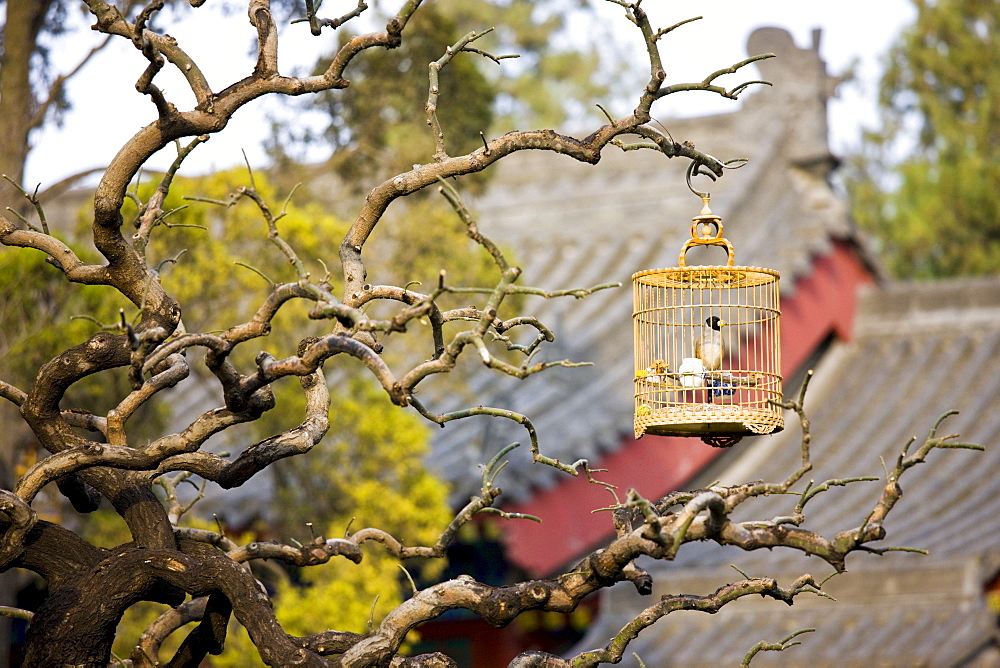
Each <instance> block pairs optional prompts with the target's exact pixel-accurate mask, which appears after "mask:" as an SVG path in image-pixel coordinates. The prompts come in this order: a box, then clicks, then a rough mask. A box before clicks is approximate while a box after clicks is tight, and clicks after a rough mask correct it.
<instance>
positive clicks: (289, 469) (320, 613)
mask: <svg viewBox="0 0 1000 668" xmlns="http://www.w3.org/2000/svg"><path fill="white" fill-rule="evenodd" d="M346 386H347V387H346V390H345V391H344V392H343V394H340V393H338V394H337V396H336V398H335V406H336V407H335V410H334V412H333V413H332V418H333V420H334V424H335V427H334V430H332V431H331V434H329V435H328V436H327V437H326V438H325V439H324V440H323V442H322V443H320V444H319V445H318V446H316V447H315V448H314V449H313V451H312V452H310V453H309V454H308V455H306V456H304V457H296V458H292V459H288V460H284V461H282V462H279V463H278V465H276V467H275V474H276V478H277V479H278V480H279V481H280V482H279V484H278V486H277V487H278V492H277V495H276V499H275V504H274V512H275V514H276V515H278V516H279V518H280V521H279V523H278V526H279V527H282V528H284V529H285V530H286V531H289V532H290V533H294V535H295V537H296V538H297V539H299V540H300V541H301V542H306V540H308V539H309V538H310V535H309V532H308V530H307V529H306V527H305V526H304V525H305V522H309V521H311V522H313V524H314V526H315V528H316V531H317V532H318V533H319V532H323V533H324V535H325V536H326V537H332V538H336V537H340V536H343V535H344V533H345V530H346V529H347V528H348V525H350V530H351V531H356V530H358V529H360V528H363V527H367V526H372V527H376V528H380V529H383V530H385V531H388V532H389V533H391V534H392V535H393V536H395V537H396V538H398V539H400V540H401V541H402V542H403V543H404V544H406V545H430V544H433V543H434V541H435V540H437V537H438V535H439V533H440V531H441V530H442V529H443V528H444V527H445V525H446V524H447V523H448V521H449V519H450V513H449V510H448V507H447V503H446V495H447V489H446V487H445V486H444V485H443V484H442V483H441V481H439V480H437V479H436V478H434V477H433V476H432V475H430V474H429V473H428V472H427V471H426V469H424V467H423V465H422V460H423V457H424V455H425V454H426V452H427V445H428V434H427V427H425V426H424V425H423V424H421V423H419V422H417V421H415V420H414V418H413V415H412V414H410V413H404V412H402V411H400V410H399V409H397V408H395V407H394V406H392V405H391V404H390V403H389V402H388V400H386V399H385V398H384V395H383V393H381V392H380V391H378V390H376V389H375V388H374V387H372V386H371V385H370V384H367V383H366V382H364V380H362V379H353V380H350V381H348V382H346ZM296 526H297V527H298V529H297V530H296ZM324 529H325V531H324ZM404 565H405V567H406V568H407V569H408V570H409V571H410V572H411V573H412V574H414V577H416V576H417V575H420V574H422V575H424V576H433V575H434V574H435V573H437V572H439V571H440V569H441V567H443V563H440V562H433V563H426V562H423V561H421V560H411V561H410V562H408V563H406V564H404ZM298 575H299V578H298V582H292V581H290V580H288V581H279V582H278V583H277V594H276V595H275V613H276V614H277V616H278V619H279V621H280V622H281V624H282V627H283V628H284V629H285V630H286V631H287V632H288V633H291V634H293V635H306V634H309V633H316V632H318V631H323V630H326V629H337V630H341V631H353V632H356V633H363V632H365V631H366V630H367V628H368V622H369V620H372V621H373V622H374V623H375V624H378V623H379V621H381V619H382V618H383V617H384V616H385V614H386V613H387V612H389V611H390V610H392V609H393V608H395V607H396V606H397V605H398V604H399V603H400V602H402V600H403V597H404V595H405V591H406V589H407V588H408V587H409V584H408V583H407V582H406V580H405V576H404V575H403V573H402V571H401V570H400V569H399V562H398V561H397V560H396V559H394V558H393V557H391V556H389V555H388V554H387V553H386V552H385V550H384V549H383V548H382V546H381V545H379V544H368V545H366V546H365V549H364V559H363V560H362V562H361V564H357V565H356V564H353V563H351V562H348V561H347V560H345V559H342V558H336V559H334V560H332V561H331V562H329V563H327V564H324V565H322V566H315V567H311V568H306V569H302V570H301V571H300V572H299V573H298ZM376 600H377V604H376ZM373 606H374V609H373ZM227 648H228V651H227V652H226V653H224V654H223V655H222V656H221V657H219V658H218V659H215V660H213V664H214V665H219V666H234V667H238V666H249V665H259V663H258V664H254V663H253V662H259V657H257V655H256V652H255V650H254V649H253V647H252V645H251V643H250V641H249V638H248V637H247V635H246V632H245V631H244V630H243V629H242V628H237V627H236V625H235V624H233V625H231V626H230V640H229V642H228V643H227ZM251 657H252V661H251Z"/></svg>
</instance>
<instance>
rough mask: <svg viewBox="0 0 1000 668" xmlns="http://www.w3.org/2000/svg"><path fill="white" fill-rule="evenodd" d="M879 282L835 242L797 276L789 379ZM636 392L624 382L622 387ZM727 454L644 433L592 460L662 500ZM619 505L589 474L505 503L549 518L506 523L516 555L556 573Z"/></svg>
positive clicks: (791, 303) (620, 482)
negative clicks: (861, 291) (864, 289)
mask: <svg viewBox="0 0 1000 668" xmlns="http://www.w3.org/2000/svg"><path fill="white" fill-rule="evenodd" d="M872 282H873V279H872V275H871V273H870V272H869V271H868V270H867V269H866V268H865V266H864V264H863V263H862V262H861V260H860V259H859V258H858V256H857V253H856V251H855V249H854V246H853V245H851V244H850V243H847V242H835V243H834V245H833V247H832V248H831V250H830V252H829V253H828V254H826V255H823V256H821V257H817V258H815V259H814V262H813V272H812V274H810V275H809V276H806V277H804V278H801V279H799V280H797V281H796V283H795V291H794V296H792V297H791V298H789V299H783V300H782V303H781V362H782V369H781V371H782V375H783V376H784V377H785V378H788V377H789V376H791V375H792V374H793V373H794V372H795V371H796V370H797V369H798V368H799V367H800V366H801V365H802V364H803V363H804V362H805V361H806V360H807V359H808V358H809V356H810V355H811V354H812V352H813V351H814V350H815V349H816V347H817V346H819V345H820V344H821V343H822V342H823V341H824V340H826V338H827V337H828V336H829V335H830V334H831V333H832V334H834V335H835V336H837V337H838V338H840V339H848V338H850V333H851V330H852V327H853V321H854V310H855V303H856V300H857V291H858V288H859V287H860V286H862V285H866V284H869V283H872ZM630 391H631V388H622V392H630ZM735 447H740V446H739V445H737V446H735ZM721 452H722V451H721V450H719V449H717V448H713V447H711V446H708V445H705V444H704V443H702V442H701V441H700V440H698V439H693V438H676V437H664V436H644V437H643V438H642V439H641V440H635V439H632V438H626V439H625V440H624V441H623V442H622V445H621V447H620V448H619V449H618V450H616V451H615V452H613V453H611V454H610V455H608V456H607V457H605V458H604V459H603V460H601V461H600V462H591V466H592V467H594V468H602V469H608V471H607V472H606V473H600V474H596V475H595V477H596V478H598V479H599V480H601V481H604V482H610V483H612V484H614V485H616V486H617V487H618V495H619V497H622V498H623V497H624V495H625V494H626V493H627V492H628V490H629V489H635V490H637V491H638V492H639V493H640V494H642V495H643V496H644V497H645V498H647V499H657V498H660V497H661V496H663V495H664V494H666V493H668V492H671V491H674V490H677V489H679V488H681V487H682V486H683V485H684V484H685V483H686V482H687V481H688V480H690V479H691V478H693V477H694V476H695V474H697V473H698V471H699V470H701V469H702V468H703V467H704V466H705V465H706V464H708V463H709V462H710V461H711V460H712V459H714V458H715V457H717V456H718V455H719V454H721ZM613 503H615V499H614V497H613V496H612V495H611V493H609V492H608V491H607V490H606V489H605V488H604V487H601V486H599V485H594V484H591V483H589V482H588V481H587V480H586V479H585V478H581V477H577V478H570V477H567V478H566V479H565V481H564V482H562V483H560V484H559V485H557V486H555V487H553V488H550V489H548V490H544V491H540V492H538V493H537V494H536V495H535V496H534V497H533V498H532V499H531V500H530V501H528V502H525V503H519V504H511V505H509V506H507V505H505V506H504V510H507V511H509V512H515V513H528V514H531V515H536V516H538V517H541V518H542V520H543V521H542V523H541V524H539V523H537V522H532V521H529V520H518V521H513V522H508V523H507V524H506V525H505V527H504V528H505V532H504V543H505V545H506V548H507V556H508V558H509V559H510V560H511V561H512V562H513V563H514V564H516V565H517V566H519V567H521V568H523V569H525V570H526V571H528V573H530V574H531V575H532V576H533V577H544V576H546V575H548V574H550V573H552V572H554V571H555V570H556V569H558V568H560V567H561V566H563V565H565V564H567V563H568V562H570V561H571V560H572V559H574V558H577V557H579V556H581V555H583V554H584V553H585V552H587V551H589V550H591V549H593V548H594V547H596V546H597V545H598V544H599V543H600V542H601V541H603V540H604V539H606V538H607V537H608V536H609V535H611V533H612V528H611V518H610V517H609V514H608V513H607V512H606V511H605V512H597V513H595V512H593V511H594V509H596V508H606V507H608V506H610V505H612V504H613Z"/></svg>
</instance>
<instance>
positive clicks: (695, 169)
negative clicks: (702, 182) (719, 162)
mask: <svg viewBox="0 0 1000 668" xmlns="http://www.w3.org/2000/svg"><path fill="white" fill-rule="evenodd" d="M704 167H705V166H704V165H703V164H701V163H700V162H698V161H697V160H692V161H691V164H689V165H688V168H687V176H686V178H685V181H687V187H688V190H690V191H691V192H693V193H694V194H695V195H697V196H698V197H700V198H701V199H703V200H704V199H710V198H711V194H710V193H708V192H701V191H699V190H695V189H694V186H693V185H691V178H692V177H695V176H698V175H699V174H701V175H703V176H707V177H708V178H710V179H712V180H713V181H714V180H715V178H716V177H715V174H713V173H712V172H710V171H706V170H705V169H704Z"/></svg>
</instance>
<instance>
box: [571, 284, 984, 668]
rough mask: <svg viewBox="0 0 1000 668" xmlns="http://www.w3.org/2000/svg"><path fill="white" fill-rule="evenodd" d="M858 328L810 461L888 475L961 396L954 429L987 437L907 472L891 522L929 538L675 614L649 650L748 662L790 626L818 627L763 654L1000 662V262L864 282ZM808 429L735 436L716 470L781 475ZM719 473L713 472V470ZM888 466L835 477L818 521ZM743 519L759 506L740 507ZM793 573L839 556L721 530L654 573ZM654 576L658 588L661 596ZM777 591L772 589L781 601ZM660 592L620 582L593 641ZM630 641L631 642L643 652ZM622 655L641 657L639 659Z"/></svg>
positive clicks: (870, 491)
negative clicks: (807, 593) (814, 593)
mask: <svg viewBox="0 0 1000 668" xmlns="http://www.w3.org/2000/svg"><path fill="white" fill-rule="evenodd" d="M854 334H855V335H854V338H853V340H851V341H849V342H841V343H836V344H834V345H833V347H832V348H831V349H830V350H829V352H828V353H827V354H826V355H825V356H824V358H823V360H822V362H821V363H820V364H819V366H818V367H817V369H816V373H815V376H814V379H813V381H812V383H811V385H810V388H809V392H808V395H807V398H806V412H807V414H808V416H809V419H810V421H811V423H812V429H811V433H812V447H811V450H812V461H813V464H814V469H813V470H812V471H811V472H810V473H809V477H810V478H812V479H813V480H815V481H816V483H817V484H818V483H820V482H821V481H823V480H827V479H830V478H834V477H840V478H843V477H845V476H879V475H881V474H882V472H883V469H882V463H881V462H882V461H884V462H887V465H891V463H892V462H894V461H895V460H896V457H897V456H898V455H899V452H900V451H901V449H902V448H903V447H904V445H905V444H906V443H907V442H908V441H909V440H910V439H911V438H912V437H917V440H918V442H919V441H920V440H922V438H923V436H924V435H925V434H926V433H927V430H928V429H929V428H930V427H931V426H932V425H933V423H934V421H935V420H936V419H937V417H938V416H940V415H943V414H944V413H945V412H947V411H949V410H952V409H959V410H960V411H961V412H960V413H958V414H957V415H954V416H951V417H949V418H947V419H946V420H945V421H944V423H943V424H942V426H941V432H939V433H941V435H943V434H951V433H960V434H961V440H963V441H967V442H974V443H980V444H983V445H985V446H986V451H985V452H971V451H958V452H952V453H949V454H946V455H941V454H939V455H938V456H937V457H935V458H932V459H930V460H929V461H928V462H927V463H926V464H925V465H924V466H922V467H919V468H917V469H915V470H913V471H912V472H911V473H910V474H908V475H912V477H910V478H908V479H907V480H904V481H903V497H902V499H901V500H900V502H899V504H898V505H897V507H896V508H895V509H894V511H893V519H892V521H890V522H888V523H887V524H886V529H887V531H888V535H887V536H886V538H885V540H884V541H883V544H884V546H889V545H892V546H905V547H913V548H919V549H924V550H927V551H928V553H929V554H928V555H926V556H924V555H918V554H912V553H905V552H891V553H886V554H885V555H882V556H874V555H871V556H869V555H852V557H851V558H850V559H849V561H848V563H847V567H848V570H847V572H846V573H844V574H841V575H838V576H836V577H834V578H832V579H831V580H829V581H828V582H827V583H826V584H825V585H824V586H823V589H824V591H827V592H828V593H829V594H830V595H832V596H833V597H834V598H836V599H837V601H836V602H833V601H829V600H826V599H823V598H815V599H810V600H807V599H806V597H800V598H799V599H796V601H795V605H794V606H791V607H787V606H784V605H779V604H776V603H775V602H774V601H769V602H767V601H758V602H754V603H749V602H747V603H744V602H743V601H739V602H737V603H735V604H733V605H729V606H726V607H725V609H723V610H722V611H720V612H719V613H718V614H717V615H714V616H711V617H709V616H708V615H702V614H696V613H687V614H682V615H670V618H669V620H667V621H666V623H664V624H660V625H657V626H656V627H655V628H653V629H650V630H649V631H648V632H644V633H643V634H642V635H640V636H639V638H638V639H637V640H635V641H634V642H633V643H632V644H631V645H630V646H629V651H630V652H633V651H634V652H635V653H636V655H637V656H639V657H640V658H641V659H642V660H643V661H644V662H645V664H646V665H666V663H665V662H666V661H667V658H668V657H669V663H670V664H672V665H685V666H698V665H705V666H719V665H737V664H738V663H739V662H740V660H741V658H742V656H743V655H744V653H745V652H746V651H747V650H748V649H749V648H750V647H751V646H752V645H753V644H754V643H756V642H757V641H759V640H761V639H767V640H769V641H771V642H777V641H778V640H780V639H781V638H783V637H785V636H787V635H788V634H789V633H792V632H793V631H795V630H798V629H802V628H815V629H816V631H815V632H813V633H808V634H804V635H802V636H800V637H798V638H796V640H799V641H800V642H801V643H802V646H801V647H795V648H792V649H789V650H787V651H785V652H780V653H778V652H768V653H764V654H760V655H758V657H757V658H755V659H754V665H758V664H759V665H761V666H768V665H802V663H803V662H804V661H806V660H807V661H808V663H809V665H817V666H834V665H836V666H844V665H897V666H910V665H960V664H961V665H966V664H968V663H972V665H997V664H998V663H1000V650H998V647H1000V637H998V628H997V624H996V611H995V610H991V609H989V607H988V605H987V603H986V599H985V596H984V591H985V590H986V589H987V587H988V586H989V585H990V583H991V582H993V581H994V580H995V578H996V576H997V573H998V572H1000V532H998V531H997V527H998V524H997V518H998V517H1000V478H998V476H997V471H1000V449H998V448H996V447H992V445H993V444H995V443H996V442H997V440H998V438H1000V411H998V410H997V397H1000V277H991V278H983V279H965V280H953V281H948V282H941V283H930V284H901V285H896V286H892V287H889V288H884V289H876V290H871V291H869V292H868V293H867V294H865V295H863V296H862V299H861V304H860V311H859V314H858V318H857V320H856V323H855V333H854ZM798 431H799V430H798V429H796V428H795V426H794V425H793V424H789V425H787V426H786V429H785V431H784V432H782V433H781V434H778V435H776V436H772V437H770V438H768V439H766V440H765V441H761V442H760V443H758V444H757V445H756V446H755V447H754V448H752V449H744V450H739V449H734V450H732V451H729V452H728V453H727V457H726V459H725V461H720V462H717V465H716V466H715V467H714V470H711V471H706V472H705V473H704V477H705V480H696V481H695V482H694V484H695V486H697V485H698V484H701V483H709V482H712V481H714V480H719V481H720V484H723V485H726V484H735V483H738V482H744V481H746V480H775V479H781V478H783V477H784V476H785V475H787V473H788V472H789V471H792V470H795V468H796V467H797V466H798V459H799V457H800V452H799V450H800V448H799V443H798V441H799V438H800V435H799V433H798ZM708 478H711V480H708ZM883 482H884V481H880V482H867V483H866V482H859V483H854V484H851V485H849V487H848V488H831V489H830V491H828V492H824V493H823V496H824V497H826V498H824V499H822V500H819V499H817V500H816V501H815V502H814V503H815V504H816V506H815V507H814V508H813V507H811V506H807V507H806V521H805V523H804V524H803V526H804V527H805V528H808V529H810V530H813V531H818V532H820V533H822V534H823V535H826V536H832V535H833V534H834V533H836V532H837V531H839V530H841V529H843V528H844V527H847V526H853V525H855V524H856V523H859V522H860V521H862V520H863V519H864V518H865V517H866V515H867V513H868V512H870V509H871V508H872V504H873V503H874V499H876V498H877V496H878V494H879V493H880V491H881V487H882V485H883ZM797 498H798V497H794V496H792V497H781V498H776V497H769V498H766V499H764V498H762V499H759V500H758V502H757V503H756V504H755V505H754V506H753V508H750V509H747V510H746V511H743V512H744V513H746V512H749V513H752V514H753V516H754V517H757V518H760V517H773V516H778V515H785V514H789V512H790V509H791V508H792V507H793V506H794V505H795V503H796V501H797ZM733 519H734V520H736V521H739V520H745V519H747V517H741V516H737V517H734V518H733ZM731 564H732V565H735V566H736V567H738V568H739V569H740V570H741V571H743V572H745V573H747V574H749V575H752V576H756V575H763V574H766V575H768V576H771V577H776V578H777V579H778V581H779V583H781V584H788V583H790V582H792V581H793V580H794V579H795V578H797V577H799V576H800V575H802V574H803V573H810V574H812V575H813V576H814V577H815V578H816V579H817V581H819V580H822V579H823V578H824V577H826V574H827V573H828V569H827V568H826V566H825V565H824V564H822V563H820V562H818V561H817V560H815V559H813V560H810V559H808V558H806V557H804V556H802V555H799V554H798V553H795V554H792V553H791V551H780V550H777V551H767V552H763V551H762V552H760V553H757V552H749V553H746V552H740V551H739V550H735V549H732V548H723V547H721V546H718V545H716V544H714V543H711V544H708V543H706V544H692V545H689V546H685V549H684V550H681V552H680V553H679V554H678V558H677V561H675V562H674V563H672V564H665V565H662V567H661V566H659V565H658V566H657V567H655V568H654V569H653V570H652V571H651V574H652V576H653V578H654V580H655V581H656V582H657V583H658V585H656V586H657V587H661V588H663V591H660V592H659V593H663V592H664V591H666V590H669V591H670V592H672V593H677V592H678V591H684V592H690V593H701V594H707V593H711V592H713V591H715V589H717V588H718V587H720V586H722V585H724V584H726V583H728V582H732V581H733V580H736V579H739V577H740V576H739V574H738V573H737V572H736V571H735V570H733V568H732V567H731V566H730V565H731ZM657 593H658V590H657V591H654V595H653V596H652V597H651V598H656V594H657ZM768 603H770V605H768ZM649 604H650V598H642V597H639V596H637V595H636V594H635V590H634V588H632V587H630V586H628V587H616V588H615V589H613V590H611V591H610V592H609V593H608V595H607V597H606V598H605V600H604V602H603V605H602V617H601V618H600V621H599V622H598V623H597V624H596V625H595V626H594V627H593V628H592V630H591V633H590V635H589V637H588V638H586V639H585V641H584V642H583V645H586V646H587V647H588V648H589V647H593V646H601V645H603V644H604V643H605V642H607V639H608V638H610V637H612V636H613V635H614V634H615V633H617V632H618V630H620V629H621V627H622V624H623V623H624V622H625V621H627V620H628V619H630V618H631V617H632V616H634V615H635V614H636V613H637V612H638V611H640V610H642V609H643V608H644V607H645V606H646V605H649ZM630 656H631V655H630ZM623 665H630V666H635V665H638V664H637V663H635V662H634V661H633V662H632V663H629V662H628V661H626V662H623Z"/></svg>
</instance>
